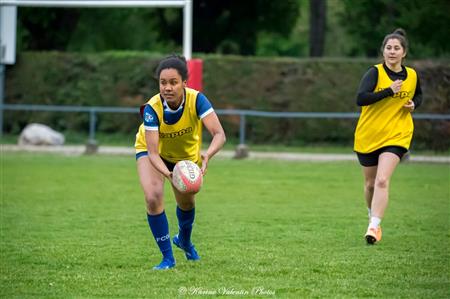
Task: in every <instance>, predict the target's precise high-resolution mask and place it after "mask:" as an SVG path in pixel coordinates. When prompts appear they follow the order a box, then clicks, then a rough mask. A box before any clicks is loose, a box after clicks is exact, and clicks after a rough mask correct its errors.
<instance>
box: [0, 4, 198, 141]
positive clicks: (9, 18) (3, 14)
mask: <svg viewBox="0 0 450 299" xmlns="http://www.w3.org/2000/svg"><path fill="white" fill-rule="evenodd" d="M192 1H193V0H159V1H157V0H130V1H128V0H67V1H66V0H0V26H1V28H0V137H2V135H3V102H4V82H5V64H14V63H15V60H16V59H15V57H16V20H17V16H16V15H17V7H18V6H29V7H88V8H89V7H100V8H101V7H121V8H126V7H180V8H181V7H182V8H183V55H184V57H185V58H186V60H188V61H189V60H190V59H191V58H192Z"/></svg>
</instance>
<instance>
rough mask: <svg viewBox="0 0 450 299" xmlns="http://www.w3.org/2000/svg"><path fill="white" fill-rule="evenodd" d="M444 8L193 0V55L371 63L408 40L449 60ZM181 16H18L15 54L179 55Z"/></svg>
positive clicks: (440, 3) (369, 0) (388, 2)
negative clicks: (397, 34)
mask: <svg viewBox="0 0 450 299" xmlns="http://www.w3.org/2000/svg"><path fill="white" fill-rule="evenodd" d="M449 11H450V1H448V0H427V1H420V0H395V1H394V0H283V1H273V0H246V1H241V0H228V1H218V0H217V1H211V0H194V1H193V51H194V52H199V53H220V54H236V55H252V56H291V57H308V56H341V57H343V56H347V57H355V56H366V57H374V56H377V55H378V53H379V46H380V43H381V41H382V39H383V37H384V35H385V34H387V33H389V32H392V31H393V30H394V29H395V28H397V27H402V28H404V29H405V30H406V32H407V33H408V37H409V39H410V42H411V49H410V57H412V58H427V57H448V56H449V53H450V39H448V28H450V18H449V17H448V12H449ZM182 17H183V16H182V9H179V8H121V9H119V8H102V9H100V8H37V7H20V8H19V10H18V31H17V32H18V35H17V37H18V50H19V51H26V50H59V51H76V52H98V51H108V50H138V51H150V52H157V53H167V52H169V53H170V52H181V44H182V26H183V19H182Z"/></svg>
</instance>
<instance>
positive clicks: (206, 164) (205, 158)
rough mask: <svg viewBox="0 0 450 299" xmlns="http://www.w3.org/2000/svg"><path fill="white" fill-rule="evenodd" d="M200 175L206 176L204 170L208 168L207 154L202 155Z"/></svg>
mask: <svg viewBox="0 0 450 299" xmlns="http://www.w3.org/2000/svg"><path fill="white" fill-rule="evenodd" d="M201 156H202V174H203V175H205V174H206V169H207V167H208V160H209V157H208V155H207V154H202V155H201Z"/></svg>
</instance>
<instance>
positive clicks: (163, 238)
mask: <svg viewBox="0 0 450 299" xmlns="http://www.w3.org/2000/svg"><path fill="white" fill-rule="evenodd" d="M147 220H148V225H149V226H150V229H151V231H152V233H153V237H155V241H156V244H158V247H159V250H160V251H161V253H162V255H163V259H164V260H171V261H175V259H174V257H173V253H172V245H171V244H170V235H169V223H168V222H167V217H166V212H165V211H163V212H162V213H161V214H159V215H148V214H147Z"/></svg>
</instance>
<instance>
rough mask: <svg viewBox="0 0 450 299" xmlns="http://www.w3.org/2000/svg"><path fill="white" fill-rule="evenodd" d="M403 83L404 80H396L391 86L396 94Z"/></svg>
mask: <svg viewBox="0 0 450 299" xmlns="http://www.w3.org/2000/svg"><path fill="white" fill-rule="evenodd" d="M402 84H403V81H402V80H395V81H394V82H393V83H392V84H391V86H389V87H390V88H391V89H392V91H393V92H394V94H396V93H397V92H399V91H400V89H401V88H402Z"/></svg>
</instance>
